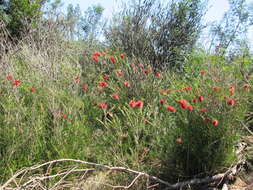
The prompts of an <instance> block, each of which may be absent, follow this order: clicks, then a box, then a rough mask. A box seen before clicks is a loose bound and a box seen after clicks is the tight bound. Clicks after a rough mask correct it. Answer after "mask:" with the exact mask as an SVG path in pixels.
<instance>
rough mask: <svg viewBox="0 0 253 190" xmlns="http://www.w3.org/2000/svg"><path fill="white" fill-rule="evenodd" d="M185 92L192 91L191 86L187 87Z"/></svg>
mask: <svg viewBox="0 0 253 190" xmlns="http://www.w3.org/2000/svg"><path fill="white" fill-rule="evenodd" d="M183 90H186V91H189V90H192V87H191V86H186V87H184V88H183Z"/></svg>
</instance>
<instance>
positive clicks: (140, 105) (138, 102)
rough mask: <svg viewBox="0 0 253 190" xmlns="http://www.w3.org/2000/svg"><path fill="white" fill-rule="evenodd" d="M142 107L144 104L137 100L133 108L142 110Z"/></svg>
mask: <svg viewBox="0 0 253 190" xmlns="http://www.w3.org/2000/svg"><path fill="white" fill-rule="evenodd" d="M143 105H144V103H143V101H141V100H138V101H137V102H135V107H137V108H142V107H143Z"/></svg>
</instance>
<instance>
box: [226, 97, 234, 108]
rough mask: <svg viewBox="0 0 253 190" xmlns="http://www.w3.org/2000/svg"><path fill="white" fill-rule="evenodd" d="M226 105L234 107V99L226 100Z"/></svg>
mask: <svg viewBox="0 0 253 190" xmlns="http://www.w3.org/2000/svg"><path fill="white" fill-rule="evenodd" d="M227 105H229V106H233V105H235V100H234V99H232V98H230V99H228V101H227Z"/></svg>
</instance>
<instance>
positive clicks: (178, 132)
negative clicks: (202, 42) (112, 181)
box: [0, 44, 252, 189]
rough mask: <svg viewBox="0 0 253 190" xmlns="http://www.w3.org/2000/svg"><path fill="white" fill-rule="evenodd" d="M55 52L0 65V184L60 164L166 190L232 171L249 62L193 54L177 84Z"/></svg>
mask: <svg viewBox="0 0 253 190" xmlns="http://www.w3.org/2000/svg"><path fill="white" fill-rule="evenodd" d="M89 51H90V52H92V53H87V52H89ZM56 52H58V54H57V53H56V54H54V56H53V57H51V56H48V55H47V54H46V53H45V52H41V51H35V50H34V49H31V48H30V47H29V46H27V45H22V47H21V48H20V50H19V51H18V53H15V54H14V55H12V52H11V51H10V52H9V54H6V55H5V57H4V58H3V60H5V61H6V62H7V63H8V64H7V65H5V66H4V65H2V66H3V67H2V70H1V76H0V78H1V86H0V112H1V114H0V122H1V127H0V142H1V143H0V156H1V160H0V171H1V172H0V179H1V182H3V181H4V180H6V179H7V178H8V177H10V176H11V175H12V174H13V173H14V172H16V171H17V170H19V169H21V168H22V167H26V166H31V165H34V164H37V163H42V162H45V161H48V160H53V159H60V158H73V159H80V160H86V161H91V162H95V163H102V164H106V165H111V166H123V167H128V168H134V169H135V170H138V171H145V172H147V173H150V174H153V175H156V176H160V177H161V178H163V179H165V180H167V181H174V182H176V181H177V180H184V179H188V178H190V177H193V176H206V175H209V174H213V173H216V172H221V171H223V170H224V169H225V168H226V167H229V166H230V165H231V164H233V163H234V162H235V161H236V157H235V151H234V145H235V143H236V142H237V141H238V140H239V138H240V135H244V134H246V131H245V129H244V127H243V125H242V122H244V120H245V115H246V114H247V113H248V112H249V107H250V102H249V100H250V97H251V96H252V88H251V85H252V80H251V77H250V76H244V75H243V73H246V72H247V70H248V69H249V67H250V65H249V61H250V59H244V60H242V59H241V58H240V57H239V58H237V59H234V60H230V61H227V60H226V59H225V57H222V56H218V55H203V54H202V53H201V52H192V54H189V58H188V63H187V65H186V66H185V68H184V70H185V73H184V74H177V73H174V72H160V71H159V72H158V71H154V68H152V66H151V65H149V64H147V63H148V62H146V61H145V60H143V59H140V58H133V59H129V58H128V56H127V55H125V54H124V53H123V52H113V51H110V50H108V49H103V50H99V51H95V50H94V51H93V50H87V52H86V51H84V50H83V48H82V47H81V46H78V45H71V44H70V45H62V46H59V47H58V51H56ZM61 52H64V54H62V53H61ZM43 53H45V54H43ZM55 57H57V59H55ZM118 178H119V179H118ZM116 180H118V181H121V182H122V181H125V182H126V183H127V181H129V180H131V179H129V178H121V177H120V176H118V177H116ZM139 185H140V184H139ZM136 188H137V187H136ZM139 189H143V187H142V186H141V185H140V187H139Z"/></svg>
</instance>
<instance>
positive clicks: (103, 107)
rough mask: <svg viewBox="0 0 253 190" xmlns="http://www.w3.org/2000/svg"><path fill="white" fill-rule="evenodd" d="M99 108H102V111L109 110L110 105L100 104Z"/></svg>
mask: <svg viewBox="0 0 253 190" xmlns="http://www.w3.org/2000/svg"><path fill="white" fill-rule="evenodd" d="M98 107H100V108H101V109H103V110H105V109H107V108H108V105H107V104H105V103H101V104H98Z"/></svg>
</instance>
